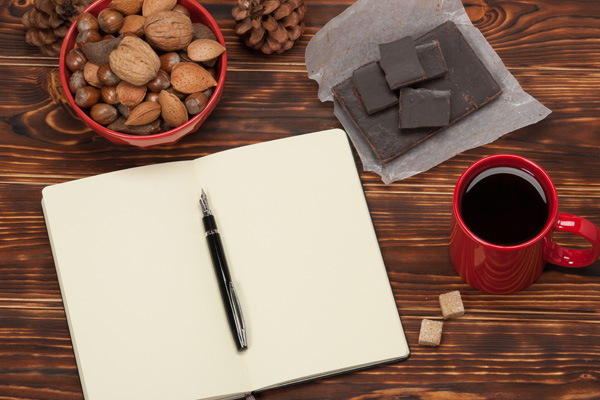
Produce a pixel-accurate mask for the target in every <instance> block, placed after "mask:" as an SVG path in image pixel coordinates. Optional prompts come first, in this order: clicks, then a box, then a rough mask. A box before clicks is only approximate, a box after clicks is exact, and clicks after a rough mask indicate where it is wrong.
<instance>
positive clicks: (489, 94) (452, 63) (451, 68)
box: [332, 21, 502, 164]
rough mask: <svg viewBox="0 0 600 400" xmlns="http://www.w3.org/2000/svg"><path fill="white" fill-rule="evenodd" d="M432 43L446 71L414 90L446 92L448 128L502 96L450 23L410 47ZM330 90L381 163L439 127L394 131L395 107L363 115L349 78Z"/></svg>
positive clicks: (434, 30)
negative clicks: (448, 98) (435, 45)
mask: <svg viewBox="0 0 600 400" xmlns="http://www.w3.org/2000/svg"><path fill="white" fill-rule="evenodd" d="M432 40H437V41H438V42H439V47H440V49H441V50H442V53H443V55H444V59H445V62H446V65H447V69H448V71H447V72H446V73H445V74H444V75H443V76H441V77H439V78H436V79H432V80H429V81H426V82H422V83H420V84H418V85H416V87H419V88H426V89H430V90H438V91H448V90H449V91H450V92H451V96H450V121H449V125H452V124H453V123H455V122H456V121H458V120H460V119H461V118H463V117H465V116H467V115H469V114H470V113H471V112H473V111H475V110H477V109H479V108H481V107H483V106H484V105H486V104H488V103H489V102H491V101H492V100H494V99H495V98H496V97H498V96H499V95H500V94H501V93H502V89H501V88H500V85H499V84H498V83H497V82H496V80H495V79H494V78H493V77H492V75H491V74H490V72H489V71H488V70H487V68H486V67H485V65H483V63H482V62H481V60H479V58H478V57H477V55H476V54H475V52H474V51H473V50H472V49H471V46H469V43H468V42H467V41H466V39H465V38H464V36H463V35H462V33H461V32H460V30H459V29H458V28H457V27H456V25H455V24H454V23H453V22H451V21H448V22H446V23H444V24H442V25H439V26H438V27H437V28H435V29H433V30H432V31H430V32H428V33H426V34H425V35H423V36H422V37H420V38H419V39H417V40H416V44H417V46H419V45H424V44H426V43H429V42H431V41H432ZM332 91H333V95H334V96H335V98H336V99H337V101H338V102H339V103H340V104H341V105H342V107H343V110H344V111H345V112H346V113H347V114H348V116H349V118H350V119H351V120H352V121H353V123H354V125H355V126H356V128H357V129H358V131H359V132H360V133H361V134H362V135H363V136H364V137H365V139H366V140H367V142H368V143H369V144H370V146H371V148H372V149H373V151H374V153H375V155H376V156H377V158H378V159H379V161H380V162H381V163H382V164H385V163H388V162H390V161H392V160H394V159H395V158H397V157H398V156H400V155H402V154H404V153H405V152H407V151H408V150H410V149H412V148H413V147H415V146H416V145H417V144H419V143H421V142H422V141H423V140H426V139H427V138H429V137H430V136H432V135H434V134H435V133H437V132H439V131H441V130H442V129H445V128H444V127H441V128H440V127H434V128H416V129H400V127H399V120H400V114H399V112H398V109H397V108H396V107H389V108H387V109H384V110H382V111H380V112H377V113H375V114H372V115H369V114H368V112H367V111H366V110H365V109H364V108H363V107H362V105H361V104H360V101H359V100H358V98H357V96H356V94H355V93H354V90H353V87H352V82H351V81H350V79H347V80H346V81H343V82H341V83H339V84H338V85H337V86H336V87H334V88H333V89H332Z"/></svg>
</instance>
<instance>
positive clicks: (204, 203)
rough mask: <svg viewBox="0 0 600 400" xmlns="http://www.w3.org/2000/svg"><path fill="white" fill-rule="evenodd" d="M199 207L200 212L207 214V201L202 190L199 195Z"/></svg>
mask: <svg viewBox="0 0 600 400" xmlns="http://www.w3.org/2000/svg"><path fill="white" fill-rule="evenodd" d="M200 205H201V206H202V212H204V213H207V212H208V211H210V209H209V208H208V200H207V199H206V193H204V189H202V194H200Z"/></svg>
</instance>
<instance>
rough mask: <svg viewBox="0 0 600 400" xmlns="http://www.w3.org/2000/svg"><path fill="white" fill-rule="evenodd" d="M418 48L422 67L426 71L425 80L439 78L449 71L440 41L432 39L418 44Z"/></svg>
mask: <svg viewBox="0 0 600 400" xmlns="http://www.w3.org/2000/svg"><path fill="white" fill-rule="evenodd" d="M416 49H417V57H419V62H420V63H421V67H423V70H424V71H425V79H423V80H424V81H426V80H429V79H433V78H438V77H440V76H442V75H444V74H445V73H446V71H448V67H447V66H446V60H445V59H444V54H443V53H442V49H440V42H438V41H437V40H432V41H430V42H427V43H424V44H421V45H418V46H416Z"/></svg>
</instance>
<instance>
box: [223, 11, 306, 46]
mask: <svg viewBox="0 0 600 400" xmlns="http://www.w3.org/2000/svg"><path fill="white" fill-rule="evenodd" d="M305 13H306V5H305V4H304V1H303V0H238V4H237V5H236V6H235V7H234V8H233V10H231V15H232V16H233V18H234V19H235V20H236V26H235V32H236V33H237V34H238V35H240V36H241V37H242V38H243V39H244V42H245V43H246V45H247V46H248V47H251V48H253V49H256V50H260V51H262V52H263V53H265V54H271V53H278V54H280V53H283V52H284V51H286V50H289V49H291V48H292V47H293V46H294V44H295V43H296V41H297V40H298V38H299V37H300V36H301V35H302V33H303V32H304V14H305Z"/></svg>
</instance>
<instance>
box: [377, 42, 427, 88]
mask: <svg viewBox="0 0 600 400" xmlns="http://www.w3.org/2000/svg"><path fill="white" fill-rule="evenodd" d="M379 56H380V59H379V65H381V69H383V71H384V72H385V79H386V80H387V83H388V85H389V86H390V88H391V89H393V90H395V89H399V88H401V87H403V86H408V85H410V84H413V83H415V82H419V81H422V80H423V79H425V77H426V75H425V70H423V67H422V66H421V62H420V61H419V57H418V56H417V49H416V48H415V43H414V41H413V39H412V37H410V36H406V37H403V38H402V39H398V40H395V41H393V42H389V43H382V44H380V45H379Z"/></svg>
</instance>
